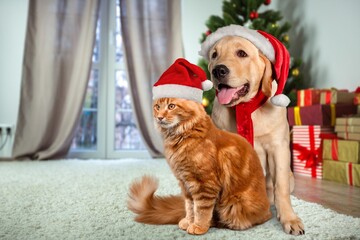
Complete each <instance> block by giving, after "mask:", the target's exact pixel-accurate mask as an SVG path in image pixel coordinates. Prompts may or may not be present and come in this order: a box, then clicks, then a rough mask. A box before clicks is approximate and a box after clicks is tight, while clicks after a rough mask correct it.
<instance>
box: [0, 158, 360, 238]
mask: <svg viewBox="0 0 360 240" xmlns="http://www.w3.org/2000/svg"><path fill="white" fill-rule="evenodd" d="M144 173H147V174H153V175H155V176H157V177H159V178H160V189H159V190H160V191H159V193H160V194H176V193H178V192H179V188H178V185H177V183H176V180H175V178H174V177H173V176H172V173H171V172H170V170H169V168H168V166H167V164H166V162H165V161H164V160H131V159H127V160H117V161H115V160H103V161H100V160H62V161H58V160H57V161H46V162H0V239H9V240H10V239H11V240H13V239H217V240H218V239H267V240H270V239H299V240H300V239H316V240H318V239H360V218H353V217H350V216H346V215H341V214H337V213H336V212H334V211H331V210H328V209H324V208H323V207H322V206H320V205H317V204H314V203H308V202H304V201H302V200H299V199H297V198H295V197H292V203H293V206H294V209H295V212H296V213H298V215H299V216H300V217H301V218H302V220H303V221H304V224H305V230H306V234H305V235H304V236H298V237H294V236H290V235H287V234H285V233H284V232H283V230H282V228H281V225H280V223H279V222H278V221H277V220H276V218H275V217H273V218H272V219H271V220H270V221H268V222H266V223H265V224H263V225H260V226H257V227H254V228H252V229H249V230H246V231H232V230H227V229H216V228H212V229H210V231H209V232H208V233H207V234H206V235H203V236H199V237H194V236H190V235H187V234H186V233H185V232H184V231H182V230H179V229H178V227H177V226H175V225H167V226H152V225H143V224H139V223H136V222H134V221H133V214H132V213H131V212H129V211H128V210H127V208H126V198H127V188H128V186H129V183H130V182H131V181H132V180H133V179H134V178H137V177H140V176H141V175H142V174H144Z"/></svg>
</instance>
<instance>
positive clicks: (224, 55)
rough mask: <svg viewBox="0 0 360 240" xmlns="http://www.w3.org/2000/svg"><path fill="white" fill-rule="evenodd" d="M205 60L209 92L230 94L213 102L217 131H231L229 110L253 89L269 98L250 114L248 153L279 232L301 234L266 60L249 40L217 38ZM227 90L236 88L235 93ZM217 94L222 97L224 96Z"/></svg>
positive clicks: (281, 114) (281, 115)
mask: <svg viewBox="0 0 360 240" xmlns="http://www.w3.org/2000/svg"><path fill="white" fill-rule="evenodd" d="M199 54H200V55H201V52H199ZM206 58H208V59H209V65H208V68H209V71H210V73H211V80H212V81H213V83H214V87H215V89H216V90H217V91H218V92H219V93H220V91H221V90H222V89H223V88H226V89H230V90H229V91H228V92H231V93H232V95H231V96H222V100H221V102H222V103H220V102H219V99H218V98H216V99H215V102H214V107H213V112H212V116H211V117H212V119H213V121H214V123H215V124H216V125H217V126H218V127H219V128H221V129H225V130H228V131H231V132H235V133H236V132H237V125H236V117H235V116H236V115H235V108H234V106H236V105H237V104H239V103H242V102H249V101H250V100H251V99H252V98H253V97H254V96H255V95H256V94H257V93H258V91H262V92H263V93H264V94H265V95H266V96H267V97H269V99H268V100H267V101H266V102H265V103H264V104H263V105H262V106H261V107H259V108H258V109H257V110H255V111H254V112H253V113H252V114H251V118H252V122H253V136H254V149H255V151H256V152H257V154H258V156H259V158H260V161H261V164H262V168H263V171H264V174H265V176H266V186H267V195H268V199H269V201H270V203H271V204H275V207H276V210H277V217H278V219H279V221H280V222H281V224H282V226H283V229H284V231H285V232H286V233H289V234H293V235H302V234H304V233H305V231H304V225H303V223H302V221H301V219H300V218H299V217H298V216H297V215H296V214H295V212H294V210H293V208H292V206H291V201H290V193H291V191H292V189H293V187H294V179H293V174H292V172H291V169H290V148H289V141H290V139H289V138H290V134H289V125H288V121H287V115H286V108H285V107H279V106H275V105H274V104H272V103H271V102H270V97H272V96H273V95H274V94H275V91H276V90H277V82H276V81H275V80H274V81H273V77H274V73H273V68H272V64H271V62H270V61H269V59H268V58H267V57H265V55H264V54H263V53H262V52H261V51H260V50H259V49H258V48H257V47H256V46H255V45H254V44H253V43H252V42H251V41H249V40H247V39H245V38H243V37H240V36H223V37H222V38H221V39H220V40H218V41H216V42H215V43H214V44H213V45H212V46H211V47H209V50H208V52H207V56H206ZM231 89H233V90H234V89H236V93H234V91H235V90H234V91H232V90H231ZM222 94H223V95H226V92H225V93H222ZM218 96H219V95H218ZM224 99H225V100H224Z"/></svg>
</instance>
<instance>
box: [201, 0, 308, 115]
mask: <svg viewBox="0 0 360 240" xmlns="http://www.w3.org/2000/svg"><path fill="white" fill-rule="evenodd" d="M270 3H271V0H225V1H223V6H222V11H223V15H222V17H220V16H214V15H212V16H210V17H209V19H208V20H207V21H206V26H207V28H208V30H207V31H206V32H205V33H203V34H202V37H201V40H200V42H201V43H202V42H204V41H205V39H206V37H207V36H208V35H209V34H211V33H212V32H215V31H216V30H217V29H218V28H221V27H224V26H228V25H230V24H237V25H241V26H245V27H248V28H251V29H255V30H262V31H265V32H268V33H270V34H272V35H273V36H275V37H276V38H277V39H279V40H280V41H281V42H282V43H283V44H284V45H285V46H286V48H287V49H289V47H290V42H289V40H290V39H289V35H288V34H287V32H288V31H289V29H290V28H291V25H290V24H289V23H288V22H280V21H281V20H282V16H281V13H280V12H279V11H274V10H271V9H269V10H265V11H263V12H259V8H260V7H261V6H263V5H269V4H270ZM301 64H302V60H301V59H298V58H296V59H295V58H293V57H291V63H290V68H289V76H288V80H287V81H286V85H285V88H284V91H283V93H284V94H286V95H287V96H288V97H289V98H290V100H291V103H290V105H295V104H296V90H297V89H303V88H305V87H306V83H305V82H304V81H303V76H302V74H301V71H300V69H301ZM198 65H199V66H200V67H201V68H202V69H204V70H205V71H206V73H207V76H208V78H209V79H210V73H209V71H208V67H207V65H208V62H207V61H206V60H205V59H200V61H199V63H198ZM214 98H215V90H214V89H211V90H210V91H207V92H204V95H203V105H204V107H205V109H206V111H207V113H209V114H210V113H211V111H212V106H213V100H214Z"/></svg>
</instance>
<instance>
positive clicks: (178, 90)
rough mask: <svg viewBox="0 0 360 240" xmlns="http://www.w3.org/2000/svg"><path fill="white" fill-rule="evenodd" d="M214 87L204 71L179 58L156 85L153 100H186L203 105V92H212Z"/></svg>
mask: <svg viewBox="0 0 360 240" xmlns="http://www.w3.org/2000/svg"><path fill="white" fill-rule="evenodd" d="M212 86H213V84H212V82H211V81H210V80H207V77H206V73H205V72H204V70H202V69H201V68H200V67H198V66H196V65H194V64H191V63H189V62H188V61H187V60H186V59H184V58H179V59H177V60H176V61H175V62H174V63H173V64H172V65H171V66H170V67H169V68H168V69H167V70H166V71H165V72H164V73H163V74H162V75H161V76H160V78H159V80H158V81H157V82H156V83H155V84H154V86H153V89H152V91H153V99H154V100H155V99H158V98H166V97H169V98H184V99H187V100H192V101H196V102H199V103H201V101H202V95H203V91H207V90H210V89H211V88H212Z"/></svg>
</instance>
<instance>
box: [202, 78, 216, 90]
mask: <svg viewBox="0 0 360 240" xmlns="http://www.w3.org/2000/svg"><path fill="white" fill-rule="evenodd" d="M201 86H202V89H203V90H204V91H209V90H210V89H211V88H212V87H213V83H212V81H210V80H205V81H203V82H202V83H201Z"/></svg>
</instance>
